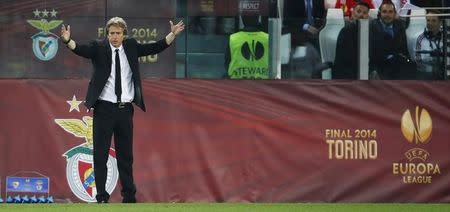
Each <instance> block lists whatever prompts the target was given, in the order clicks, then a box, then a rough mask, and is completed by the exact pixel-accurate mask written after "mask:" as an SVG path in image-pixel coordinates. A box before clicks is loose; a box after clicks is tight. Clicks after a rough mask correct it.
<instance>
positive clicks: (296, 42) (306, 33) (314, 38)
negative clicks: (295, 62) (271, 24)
mask: <svg viewBox="0 0 450 212" xmlns="http://www.w3.org/2000/svg"><path fill="white" fill-rule="evenodd" d="M283 16H284V17H283V28H284V29H283V30H284V31H285V32H286V33H291V37H292V42H291V45H292V49H294V48H295V47H297V46H300V45H303V44H304V43H306V42H309V43H311V44H313V46H314V47H315V48H317V49H319V40H318V37H319V30H320V29H321V28H322V27H323V24H324V21H325V5H324V0H286V1H285V2H284V9H283Z"/></svg>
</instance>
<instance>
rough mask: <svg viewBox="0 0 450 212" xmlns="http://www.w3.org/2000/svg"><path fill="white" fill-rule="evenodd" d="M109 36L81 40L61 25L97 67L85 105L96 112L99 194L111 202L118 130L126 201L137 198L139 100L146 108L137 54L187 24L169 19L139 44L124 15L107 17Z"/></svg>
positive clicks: (154, 49)
mask: <svg viewBox="0 0 450 212" xmlns="http://www.w3.org/2000/svg"><path fill="white" fill-rule="evenodd" d="M105 29H106V33H107V39H103V40H96V41H92V42H90V43H89V44H79V43H76V42H75V40H73V39H72V37H71V29H70V25H68V26H67V27H65V26H64V25H62V27H61V40H62V42H63V43H64V44H65V45H67V47H68V48H69V49H70V50H72V52H73V53H75V54H77V55H79V56H82V57H85V58H88V59H91V62H92V64H93V66H94V72H93V74H92V77H91V80H90V82H89V87H88V91H87V95H86V101H85V103H84V104H85V106H86V107H87V108H88V111H90V110H91V109H93V110H94V113H93V142H94V144H93V154H94V175H95V187H96V190H97V195H96V197H95V198H96V199H97V202H98V203H108V201H109V197H110V194H109V193H108V192H107V191H106V188H105V187H106V180H107V171H108V169H107V162H108V157H109V151H110V146H111V137H112V136H113V134H114V147H115V150H116V155H117V167H118V169H119V178H120V183H121V185H122V190H121V194H122V197H123V199H122V202H123V203H135V202H136V196H135V195H136V186H135V184H134V179H133V114H134V108H133V105H132V104H131V103H133V102H134V103H135V104H136V105H137V106H138V107H140V108H141V109H142V110H143V111H145V103H144V99H143V95H142V85H141V77H140V72H139V61H138V57H141V56H146V55H151V54H157V53H159V52H161V51H163V50H164V49H166V48H167V47H169V46H170V44H171V43H172V42H173V41H174V40H175V37H176V35H178V34H179V33H180V32H181V31H183V30H184V24H183V22H182V21H180V22H179V23H178V24H176V25H174V24H173V23H172V21H170V33H169V34H168V35H167V36H166V37H165V38H164V39H161V40H159V41H157V42H155V43H149V44H139V43H138V42H137V41H136V40H135V39H134V38H127V32H128V30H127V24H126V22H125V21H124V20H123V19H122V18H120V17H113V18H111V19H110V20H109V21H108V22H107V23H106V27H105Z"/></svg>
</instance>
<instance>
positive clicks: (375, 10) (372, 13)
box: [369, 9, 378, 20]
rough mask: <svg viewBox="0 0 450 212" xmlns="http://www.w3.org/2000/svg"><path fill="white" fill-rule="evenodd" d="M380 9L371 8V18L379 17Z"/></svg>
mask: <svg viewBox="0 0 450 212" xmlns="http://www.w3.org/2000/svg"><path fill="white" fill-rule="evenodd" d="M377 16H378V9H369V20H372V19H377Z"/></svg>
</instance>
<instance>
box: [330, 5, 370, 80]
mask: <svg viewBox="0 0 450 212" xmlns="http://www.w3.org/2000/svg"><path fill="white" fill-rule="evenodd" d="M369 8H370V6H369V4H367V3H366V2H358V3H356V5H354V6H353V8H352V10H351V11H352V15H351V22H350V23H349V24H347V25H346V26H345V27H344V28H342V30H341V31H340V32H339V36H338V39H337V43H336V57H335V59H334V64H333V70H332V72H331V73H332V78H333V79H358V23H357V22H356V20H359V19H368V18H369Z"/></svg>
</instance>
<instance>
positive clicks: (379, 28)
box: [369, 1, 416, 79]
mask: <svg viewBox="0 0 450 212" xmlns="http://www.w3.org/2000/svg"><path fill="white" fill-rule="evenodd" d="M369 71H370V75H373V74H374V73H376V74H377V75H378V77H379V78H380V79H414V78H415V74H416V67H415V64H414V63H413V62H411V59H410V56H409V53H408V48H407V43H406V32H405V26H404V23H403V21H402V20H399V19H398V18H397V12H396V10H395V6H394V4H393V3H392V2H391V1H385V2H383V4H382V5H381V6H380V9H379V11H378V18H377V19H374V20H372V21H370V24H369ZM374 71H376V72H374ZM372 72H374V73H372Z"/></svg>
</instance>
